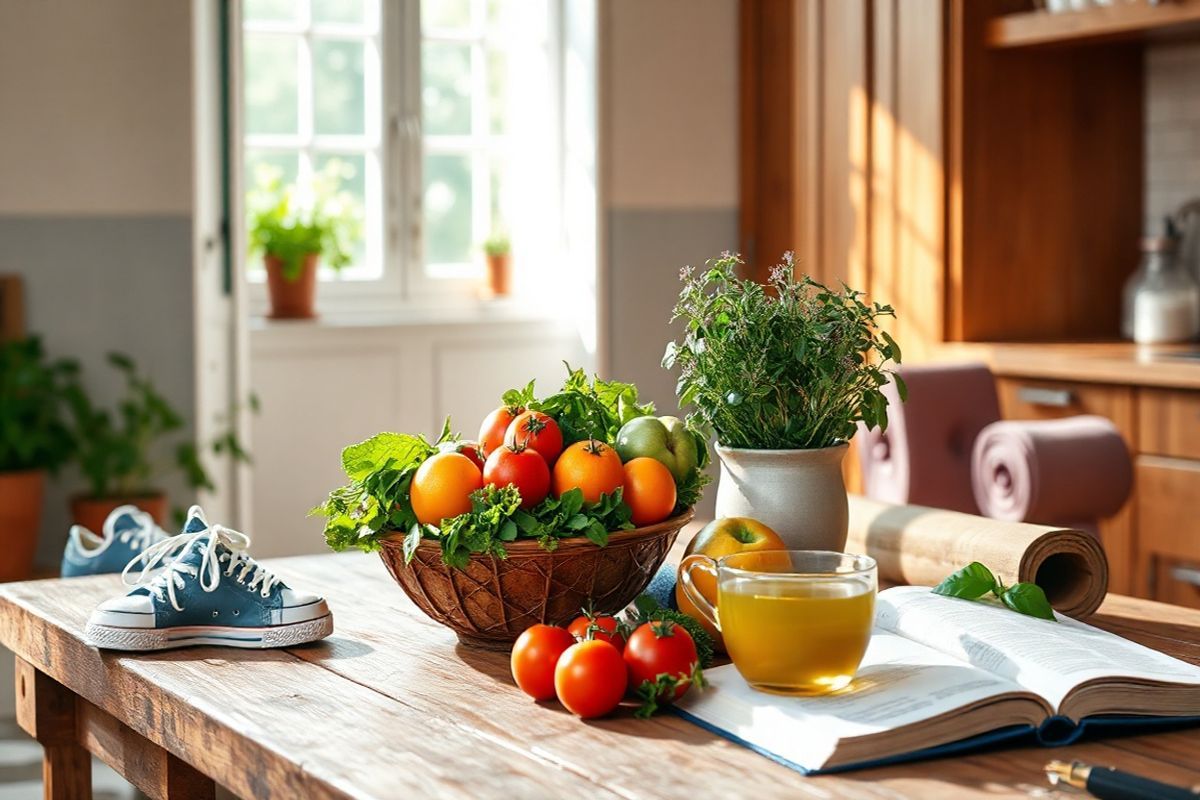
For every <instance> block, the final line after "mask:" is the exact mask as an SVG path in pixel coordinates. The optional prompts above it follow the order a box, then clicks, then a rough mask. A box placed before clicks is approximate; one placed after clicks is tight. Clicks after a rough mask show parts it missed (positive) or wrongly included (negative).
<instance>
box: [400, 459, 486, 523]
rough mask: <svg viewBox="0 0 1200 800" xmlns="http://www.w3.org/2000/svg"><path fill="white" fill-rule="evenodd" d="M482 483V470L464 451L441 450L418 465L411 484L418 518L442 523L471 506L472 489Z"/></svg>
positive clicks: (422, 520)
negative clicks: (447, 451)
mask: <svg viewBox="0 0 1200 800" xmlns="http://www.w3.org/2000/svg"><path fill="white" fill-rule="evenodd" d="M482 486H483V473H482V472H480V471H479V467H477V466H475V464H474V462H472V461H471V459H469V458H467V457H466V456H464V455H463V454H462V453H438V454H437V455H435V456H430V457H429V458H428V459H426V460H425V463H423V464H421V466H419V467H417V473H416V474H415V475H413V479H412V486H411V487H410V488H409V493H408V499H409V501H410V502H411V503H412V509H413V513H414V514H416V515H417V520H418V521H419V522H421V523H423V524H427V525H441V524H442V520H444V519H449V518H450V517H457V516H458V515H459V514H465V513H467V512H468V511H470V510H471V492H473V491H475V490H476V489H479V488H480V487H482Z"/></svg>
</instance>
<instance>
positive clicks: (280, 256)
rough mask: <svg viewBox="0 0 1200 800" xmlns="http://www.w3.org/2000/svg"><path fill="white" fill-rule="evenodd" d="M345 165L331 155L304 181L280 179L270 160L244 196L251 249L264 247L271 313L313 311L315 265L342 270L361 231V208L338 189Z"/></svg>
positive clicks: (307, 314) (307, 315)
mask: <svg viewBox="0 0 1200 800" xmlns="http://www.w3.org/2000/svg"><path fill="white" fill-rule="evenodd" d="M348 169H349V166H348V165H347V164H346V163H345V162H342V161H338V160H337V159H334V160H332V161H330V162H329V163H328V164H327V165H326V166H325V168H324V169H323V170H321V171H320V172H319V173H317V174H316V175H314V176H313V178H312V180H311V181H310V182H309V183H308V184H306V185H301V184H295V183H293V184H288V185H284V183H283V177H282V173H281V172H280V171H279V170H278V169H274V168H271V167H268V166H264V167H261V168H260V169H259V171H258V172H257V173H256V176H257V184H256V186H255V188H254V190H253V191H251V192H250V193H249V195H248V197H247V203H246V205H247V209H248V212H249V216H250V223H249V230H250V251H251V253H252V254H253V253H262V256H263V263H264V264H265V266H266V269H267V290H268V292H269V294H270V297H271V317H272V318H273V319H311V318H313V317H315V316H316V310H315V306H316V291H317V266H318V260H319V259H322V258H323V259H324V262H325V265H326V266H328V267H329V268H331V269H333V270H340V269H342V268H343V267H345V266H347V265H348V264H349V263H350V258H351V254H352V251H353V249H354V247H355V245H356V244H357V243H358V241H359V239H360V238H361V236H362V210H361V208H360V207H359V204H358V202H357V201H356V200H355V199H354V197H353V196H352V195H350V194H349V193H348V192H345V191H343V190H341V189H340V186H341V181H342V179H343V178H345V177H348V175H347V170H348Z"/></svg>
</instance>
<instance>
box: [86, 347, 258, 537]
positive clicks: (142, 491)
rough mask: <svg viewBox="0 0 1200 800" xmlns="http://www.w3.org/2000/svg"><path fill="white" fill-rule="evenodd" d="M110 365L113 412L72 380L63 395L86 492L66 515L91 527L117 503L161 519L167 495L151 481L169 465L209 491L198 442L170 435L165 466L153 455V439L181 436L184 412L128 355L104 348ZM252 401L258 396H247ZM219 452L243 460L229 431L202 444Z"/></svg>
mask: <svg viewBox="0 0 1200 800" xmlns="http://www.w3.org/2000/svg"><path fill="white" fill-rule="evenodd" d="M108 361H109V363H110V364H111V365H112V366H113V367H114V368H116V369H117V370H118V371H120V372H121V374H122V375H123V377H124V379H125V387H126V392H125V396H124V397H123V398H122V399H121V400H120V401H119V402H118V404H117V408H116V411H115V413H114V412H111V411H109V410H108V409H105V408H98V407H96V406H95V405H94V404H93V403H92V402H91V400H90V398H89V397H88V395H87V394H86V393H85V392H84V391H83V390H82V389H81V388H79V387H78V386H76V387H72V388H71V390H70V391H68V393H67V401H68V404H69V407H70V410H71V415H72V417H73V424H74V431H73V434H74V440H75V459H76V460H77V461H78V463H79V468H80V471H81V472H82V473H83V477H84V480H85V481H86V482H87V490H86V491H85V492H81V493H79V494H77V495H75V496H74V497H72V498H71V515H72V517H73V518H74V520H75V522H76V523H77V524H79V525H83V526H85V527H87V528H88V529H89V530H93V531H98V530H100V529H101V528H102V527H103V525H104V520H105V518H106V517H107V516H108V515H109V513H110V512H111V511H112V510H113V509H115V508H116V507H117V506H121V505H126V504H129V505H135V506H137V507H138V508H140V509H142V510H143V511H145V512H147V513H148V514H150V515H151V516H152V517H154V518H155V520H157V521H158V523H159V524H160V525H161V524H163V523H164V522H165V521H166V516H167V497H166V494H165V493H164V492H163V491H162V489H160V488H157V487H156V486H155V483H154V482H155V481H157V480H160V479H161V477H162V475H163V474H164V472H166V471H167V470H168V469H171V468H174V469H178V470H179V471H180V472H181V473H182V474H183V477H184V481H185V483H186V484H187V486H188V487H189V488H191V489H194V490H195V489H207V490H209V491H211V490H213V489H214V485H213V482H212V479H211V478H210V477H209V475H208V473H207V471H206V470H205V469H204V466H203V465H202V464H201V462H200V456H199V451H198V448H197V446H196V444H195V442H193V441H190V440H181V441H177V442H175V444H174V447H173V451H172V461H171V463H169V464H165V465H164V464H158V463H155V462H154V461H153V460H152V453H151V450H152V448H153V446H154V445H155V444H157V443H158V442H160V441H162V440H164V439H169V438H170V437H172V436H176V435H178V434H181V433H182V431H183V427H184V426H183V417H182V416H181V415H180V413H179V412H178V411H176V410H175V409H174V408H173V407H172V406H171V404H170V403H169V402H168V401H167V399H166V398H165V397H163V396H162V394H161V393H160V392H159V391H158V389H157V388H156V387H155V386H154V384H153V382H151V381H150V380H149V379H148V378H147V377H145V376H143V375H142V374H141V373H140V372H139V371H138V369H137V366H136V365H135V364H134V363H133V360H132V359H130V358H129V357H128V356H126V355H122V354H120V353H110V354H109V356H108ZM251 407H252V408H257V401H256V400H255V399H254V398H253V397H252V398H251ZM208 446H209V447H210V448H211V449H212V451H213V452H214V453H216V454H218V455H228V456H230V457H231V458H233V459H234V460H235V461H240V462H249V460H250V458H249V455H248V454H247V453H246V451H245V450H244V448H243V447H242V445H241V443H240V442H239V441H238V438H237V436H236V435H235V434H234V432H233V431H232V430H231V431H228V432H225V433H223V434H221V435H220V436H219V437H218V438H217V439H215V440H214V441H213V442H211V443H210V444H209V445H208Z"/></svg>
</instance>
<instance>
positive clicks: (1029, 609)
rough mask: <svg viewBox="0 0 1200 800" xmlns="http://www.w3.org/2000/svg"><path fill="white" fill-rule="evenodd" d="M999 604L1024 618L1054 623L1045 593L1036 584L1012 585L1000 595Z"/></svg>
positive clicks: (1052, 610)
mask: <svg viewBox="0 0 1200 800" xmlns="http://www.w3.org/2000/svg"><path fill="white" fill-rule="evenodd" d="M1000 602H1002V603H1004V605H1006V606H1008V607H1009V608H1011V609H1012V610H1013V611H1018V612H1020V613H1022V614H1025V615H1026V616H1030V617H1038V618H1039V619H1048V620H1050V621H1051V622H1055V621H1056V620H1055V619H1054V609H1052V608H1051V607H1050V601H1049V600H1047V599H1046V593H1045V592H1043V591H1042V587H1040V586H1038V585H1037V584H1036V583H1014V584H1013V585H1012V586H1010V587H1008V588H1007V589H1005V590H1004V593H1003V594H1001V595H1000Z"/></svg>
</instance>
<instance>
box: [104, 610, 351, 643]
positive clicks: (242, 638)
mask: <svg viewBox="0 0 1200 800" xmlns="http://www.w3.org/2000/svg"><path fill="white" fill-rule="evenodd" d="M331 633H333V615H332V614H326V615H325V616H323V617H318V618H317V619H310V620H305V621H304V622H291V623H287V624H285V625H271V626H268V627H265V628H235V627H228V626H223V625H192V626H187V627H177V628H117V627H113V626H111V625H97V624H95V623H91V622H89V623H88V626H87V627H86V628H84V631H83V635H84V636H85V637H86V638H87V641H88V644H90V645H92V646H94V647H100V648H104V649H105V650H143V651H144V650H168V649H170V648H172V647H194V646H196V645H204V644H208V645H219V646H221V647H243V648H248V649H252V650H262V649H266V648H270V647H292V646H294V645H298V644H307V643H308V642H315V641H317V640H319V639H324V638H325V637H326V636H328V635H329V634H331Z"/></svg>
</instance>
